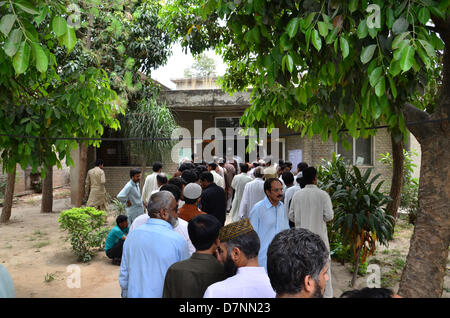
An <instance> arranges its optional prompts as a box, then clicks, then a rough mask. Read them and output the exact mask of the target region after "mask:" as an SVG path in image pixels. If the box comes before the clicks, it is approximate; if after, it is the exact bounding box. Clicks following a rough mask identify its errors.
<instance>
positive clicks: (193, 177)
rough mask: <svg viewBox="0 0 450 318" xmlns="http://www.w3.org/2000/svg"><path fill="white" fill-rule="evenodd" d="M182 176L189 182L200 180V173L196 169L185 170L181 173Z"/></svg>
mask: <svg viewBox="0 0 450 318" xmlns="http://www.w3.org/2000/svg"><path fill="white" fill-rule="evenodd" d="M181 178H183V180H184V181H186V183H187V184H188V183H197V182H198V174H197V172H196V171H195V169H188V170H184V171H183V173H181Z"/></svg>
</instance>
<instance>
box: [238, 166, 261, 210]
mask: <svg viewBox="0 0 450 318" xmlns="http://www.w3.org/2000/svg"><path fill="white" fill-rule="evenodd" d="M254 175H255V179H254V180H253V181H250V182H249V183H247V184H246V185H245V188H244V193H243V194H242V199H241V205H240V207H239V218H248V217H249V215H250V210H251V209H252V208H253V206H254V205H255V204H256V203H258V202H259V201H261V200H263V199H264V198H265V197H266V194H265V193H264V180H263V177H264V168H263V167H257V168H256V169H255V173H254Z"/></svg>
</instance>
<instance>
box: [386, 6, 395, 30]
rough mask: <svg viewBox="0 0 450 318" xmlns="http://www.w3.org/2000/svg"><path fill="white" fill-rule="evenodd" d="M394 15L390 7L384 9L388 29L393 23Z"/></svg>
mask: <svg viewBox="0 0 450 318" xmlns="http://www.w3.org/2000/svg"><path fill="white" fill-rule="evenodd" d="M394 21H395V17H394V10H392V9H391V8H387V9H386V25H387V27H388V28H389V29H391V28H392V26H393V25H394Z"/></svg>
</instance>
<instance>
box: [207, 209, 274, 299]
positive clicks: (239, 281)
mask: <svg viewBox="0 0 450 318" xmlns="http://www.w3.org/2000/svg"><path fill="white" fill-rule="evenodd" d="M219 241H220V243H219V247H218V248H217V259H218V260H219V261H220V262H221V263H223V264H224V269H225V275H226V276H228V278H227V279H225V280H223V281H220V282H217V283H214V284H212V285H210V286H209V287H208V288H207V289H206V291H205V294H204V296H203V297H204V298H273V297H275V292H274V290H273V288H272V286H271V285H270V280H269V277H268V276H267V273H266V271H265V269H264V268H263V267H260V266H259V264H258V251H259V246H260V244H259V243H260V242H259V238H258V234H256V232H255V231H254V230H253V227H252V225H251V223H250V220H249V219H247V218H245V219H241V220H240V221H238V222H234V223H230V224H228V225H226V226H224V227H222V228H221V229H220V231H219Z"/></svg>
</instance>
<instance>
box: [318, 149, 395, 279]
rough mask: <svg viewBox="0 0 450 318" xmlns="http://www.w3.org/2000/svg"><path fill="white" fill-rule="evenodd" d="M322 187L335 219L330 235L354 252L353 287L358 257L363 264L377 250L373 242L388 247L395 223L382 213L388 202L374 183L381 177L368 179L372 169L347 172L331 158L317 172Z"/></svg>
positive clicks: (339, 160)
mask: <svg viewBox="0 0 450 318" xmlns="http://www.w3.org/2000/svg"><path fill="white" fill-rule="evenodd" d="M320 173H321V176H323V178H324V180H322V181H321V186H322V188H323V189H324V190H327V191H328V192H329V193H330V195H331V200H332V201H333V206H334V211H335V219H334V223H333V226H332V231H333V232H335V233H336V234H338V235H339V236H340V238H341V240H342V243H343V245H349V246H350V247H351V248H352V250H353V256H354V260H355V262H354V264H355V265H354V266H355V267H354V272H353V279H352V286H353V284H354V282H355V280H356V276H357V273H358V267H359V261H360V256H361V253H362V261H363V263H364V262H365V261H366V258H367V256H370V255H372V254H373V253H374V252H375V249H376V242H377V241H378V242H380V243H381V244H383V245H387V244H388V242H389V241H390V240H392V237H393V232H394V222H395V220H394V219H393V218H392V216H390V215H388V214H387V213H386V211H385V205H386V204H387V203H388V202H389V201H390V200H391V198H390V197H389V196H387V195H385V194H383V193H382V192H380V188H381V186H382V184H383V181H381V182H379V183H378V184H377V185H376V186H375V188H372V187H373V186H374V185H375V181H376V180H377V179H378V178H379V177H380V174H377V175H375V176H374V177H372V178H370V177H371V173H372V168H369V169H367V171H366V172H365V173H364V175H361V171H360V170H359V169H358V167H356V166H353V167H352V168H347V167H346V166H345V163H344V162H343V160H342V159H341V158H339V157H336V156H334V155H333V160H332V162H330V163H328V165H327V164H326V165H324V168H321V169H320ZM369 179H370V180H369Z"/></svg>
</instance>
